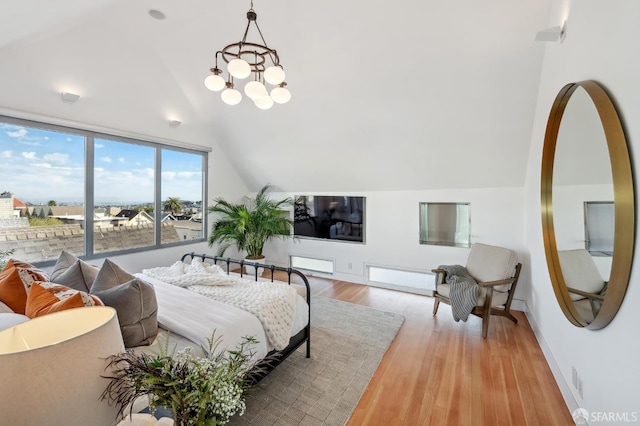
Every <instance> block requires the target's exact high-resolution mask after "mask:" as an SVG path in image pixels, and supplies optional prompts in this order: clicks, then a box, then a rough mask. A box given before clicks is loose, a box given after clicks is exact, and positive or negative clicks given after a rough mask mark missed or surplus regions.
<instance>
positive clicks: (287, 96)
mask: <svg viewBox="0 0 640 426" xmlns="http://www.w3.org/2000/svg"><path fill="white" fill-rule="evenodd" d="M271 99H273V102H277V103H279V104H286V103H287V102H289V101H290V100H291V92H289V90H287V89H285V88H284V87H280V86H278V87H276V88H274V89H273V90H271Z"/></svg>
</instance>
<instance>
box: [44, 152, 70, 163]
mask: <svg viewBox="0 0 640 426" xmlns="http://www.w3.org/2000/svg"><path fill="white" fill-rule="evenodd" d="M42 159H43V160H45V161H51V162H52V163H59V164H64V163H66V162H67V160H69V154H63V153H60V152H54V153H52V154H45V155H44V157H42Z"/></svg>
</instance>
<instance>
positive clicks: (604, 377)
mask: <svg viewBox="0 0 640 426" xmlns="http://www.w3.org/2000/svg"><path fill="white" fill-rule="evenodd" d="M564 19H567V37H566V39H565V41H564V42H563V43H562V44H560V43H548V44H547V46H546V52H545V61H544V65H543V71H542V78H541V83H540V91H539V98H538V105H537V109H536V116H535V120H534V128H533V132H532V142H531V153H530V156H529V166H528V171H527V181H526V186H525V225H526V231H525V245H526V246H527V248H528V249H529V250H530V253H531V279H532V285H531V287H530V293H529V294H527V303H528V306H529V308H530V309H531V316H532V319H533V320H534V321H535V324H536V325H537V327H538V328H539V332H540V334H541V336H542V339H543V343H546V345H547V346H548V348H549V350H550V354H549V356H550V361H551V364H554V363H557V366H558V367H559V372H560V373H561V375H562V377H561V378H560V380H561V381H562V380H563V379H564V381H565V382H566V383H568V386H567V388H569V389H571V392H572V396H573V398H575V402H574V404H575V406H580V407H583V408H586V409H587V410H588V411H590V412H594V411H605V412H618V413H625V412H626V413H632V412H636V413H637V414H638V415H639V417H640V398H638V390H637V387H636V386H637V384H638V383H640V368H639V367H638V362H637V357H638V351H639V350H640V339H638V338H637V335H638V332H637V327H638V324H640V309H638V303H639V302H640V269H639V268H637V267H636V268H635V269H634V270H633V271H632V274H631V282H630V283H629V288H628V290H627V294H626V297H625V300H624V303H623V304H622V307H621V309H620V311H619V312H618V315H617V316H616V318H615V319H614V320H613V321H612V323H611V324H610V325H609V326H608V327H606V328H605V329H603V330H599V331H590V330H583V329H579V328H576V327H574V326H572V325H571V324H570V323H569V322H568V321H567V320H566V319H565V317H564V316H563V314H562V312H561V310H560V308H559V306H558V304H557V303H556V300H555V297H554V293H553V289H552V286H551V282H550V280H549V276H548V271H547V265H546V261H545V256H544V246H543V241H542V226H541V213H540V164H541V159H542V147H543V139H544V132H545V126H546V122H547V118H548V114H549V110H550V108H551V105H552V103H553V100H554V98H555V96H556V94H557V92H558V91H559V90H560V89H561V88H562V86H563V85H565V84H566V83H569V82H575V81H581V80H587V79H593V80H596V81H598V82H600V83H601V84H602V85H603V86H604V87H605V88H606V89H607V90H608V92H609V93H610V94H611V95H612V97H613V98H614V102H615V103H616V104H617V108H618V111H619V114H620V115H621V118H622V120H623V123H624V126H625V130H626V136H627V140H628V142H629V144H630V150H631V153H632V163H633V165H632V166H633V168H634V169H635V170H640V168H639V166H640V159H639V158H638V157H637V156H633V153H634V152H638V151H639V149H640V121H639V120H638V119H637V117H639V116H640V93H639V90H640V83H639V81H638V76H639V75H640V57H639V56H638V55H637V53H636V52H637V41H638V40H640V26H638V22H640V2H637V1H633V0H613V1H607V2H603V1H598V0H580V1H575V2H570V1H568V0H556V1H555V3H554V6H553V12H552V14H551V17H550V21H549V26H554V25H559V24H560V23H562V21H563V20H564ZM636 179H637V177H636ZM636 185H637V180H636ZM636 198H637V193H636ZM638 257H639V255H638V250H636V255H635V261H636V266H637V265H638V263H637V262H638ZM572 366H575V367H576V369H577V371H578V374H579V376H580V377H581V378H582V380H583V384H584V398H580V397H579V396H578V393H577V391H576V390H575V389H574V388H573V386H572V384H571V367H572ZM560 384H561V386H562V385H563V383H560ZM569 402H570V409H571V410H573V409H574V408H575V406H571V405H572V404H571V401H569ZM590 424H600V423H594V422H590ZM609 424H619V423H609Z"/></svg>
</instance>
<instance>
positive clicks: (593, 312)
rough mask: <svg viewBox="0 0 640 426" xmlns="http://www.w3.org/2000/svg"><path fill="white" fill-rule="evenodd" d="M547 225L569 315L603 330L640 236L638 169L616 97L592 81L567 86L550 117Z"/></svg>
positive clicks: (545, 159)
mask: <svg viewBox="0 0 640 426" xmlns="http://www.w3.org/2000/svg"><path fill="white" fill-rule="evenodd" d="M541 196H542V231H543V237H544V248H545V254H546V258H547V266H548V268H549V275H550V277H551V282H552V284H553V289H554V292H555V295H556V299H557V300H558V303H559V304H560V307H561V308H562V311H563V313H564V315H565V316H566V317H567V319H568V320H569V321H570V322H571V323H572V324H574V325H576V326H578V327H586V328H589V329H593V330H597V329H600V328H603V327H605V326H606V325H607V324H609V322H611V320H612V319H613V317H614V316H615V315H616V313H617V312H618V309H619V308H620V304H621V303H622V299H623V298H624V295H625V292H626V290H627V285H628V283H629V276H630V274H631V263H632V260H633V249H634V242H635V201H634V190H633V175H632V172H631V162H630V159H629V150H628V147H627V141H626V139H625V136H624V131H623V128H622V124H621V123H620V119H619V117H618V114H617V112H616V109H615V107H614V105H613V102H612V101H611V99H610V98H609V96H608V95H607V93H606V92H605V90H604V89H603V88H602V87H601V86H600V85H598V83H596V82H594V81H581V82H578V83H570V84H567V85H566V86H564V87H563V88H562V90H560V92H559V93H558V95H557V97H556V99H555V101H554V103H553V106H552V108H551V112H550V114H549V120H548V122H547V129H546V133H545V139H544V148H543V153H542V181H541Z"/></svg>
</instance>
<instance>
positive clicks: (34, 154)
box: [0, 122, 202, 205]
mask: <svg viewBox="0 0 640 426" xmlns="http://www.w3.org/2000/svg"><path fill="white" fill-rule="evenodd" d="M84 141H85V138H84V136H82V135H76V134H70V133H60V132H55V131H51V130H42V129H38V128H33V127H26V126H21V125H14V124H7V123H1V122H0V176H2V178H1V180H0V182H1V183H0V192H4V191H9V192H12V193H13V194H14V195H15V196H16V197H17V198H18V199H19V200H20V201H22V202H25V203H31V204H46V203H47V202H48V201H49V200H55V201H56V203H57V204H82V203H83V202H84V201H83V200H84V170H85V165H84V152H85V150H84V143H85V142H84ZM94 153H95V159H94V161H95V164H94V166H95V175H94V182H95V185H94V194H95V201H94V203H95V204H96V205H99V204H138V203H151V202H153V201H154V200H153V188H154V183H153V179H154V176H155V171H154V148H153V147H150V146H145V145H136V144H131V143H124V142H117V141H113V140H106V139H97V138H96V139H95V150H94ZM161 197H162V199H163V200H166V199H167V198H168V197H178V198H180V200H183V201H201V200H202V156H200V155H196V154H191V153H185V152H181V151H173V150H169V149H162V194H161Z"/></svg>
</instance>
